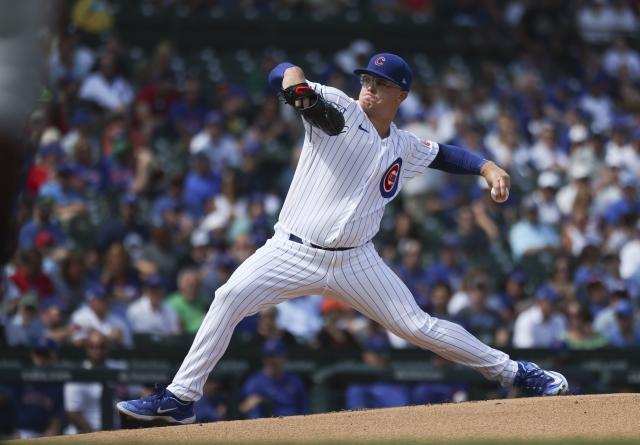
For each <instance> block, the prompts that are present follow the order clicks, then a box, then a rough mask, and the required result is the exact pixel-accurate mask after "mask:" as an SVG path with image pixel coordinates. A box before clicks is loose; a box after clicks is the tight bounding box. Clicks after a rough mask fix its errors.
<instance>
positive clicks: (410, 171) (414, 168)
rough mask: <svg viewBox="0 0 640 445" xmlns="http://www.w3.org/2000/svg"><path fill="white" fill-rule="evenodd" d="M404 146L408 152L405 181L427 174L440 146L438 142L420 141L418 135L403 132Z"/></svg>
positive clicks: (404, 166)
mask: <svg viewBox="0 0 640 445" xmlns="http://www.w3.org/2000/svg"><path fill="white" fill-rule="evenodd" d="M402 133H403V136H404V137H403V141H402V143H403V145H405V149H406V150H407V151H406V155H405V158H406V164H405V165H403V169H402V171H403V173H402V176H403V179H404V180H409V179H411V178H413V177H415V176H418V175H421V174H422V173H424V172H425V170H426V169H427V167H429V164H431V163H432V162H433V160H434V159H435V157H436V155H437V154H438V150H439V149H440V146H439V145H438V143H437V142H433V141H430V140H428V139H420V138H418V137H417V136H416V135H414V134H412V133H409V132H406V131H403V132H402Z"/></svg>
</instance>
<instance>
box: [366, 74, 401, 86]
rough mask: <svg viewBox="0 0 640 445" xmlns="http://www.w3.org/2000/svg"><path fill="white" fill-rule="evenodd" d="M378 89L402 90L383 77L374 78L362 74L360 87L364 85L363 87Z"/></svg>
mask: <svg viewBox="0 0 640 445" xmlns="http://www.w3.org/2000/svg"><path fill="white" fill-rule="evenodd" d="M372 84H373V86H374V87H376V88H397V89H400V87H399V86H398V85H396V84H395V83H393V82H391V81H389V80H386V79H383V78H381V77H374V76H369V75H368V74H362V75H361V76H360V85H362V86H363V87H368V86H370V85H372Z"/></svg>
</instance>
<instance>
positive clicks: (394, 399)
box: [345, 332, 411, 409]
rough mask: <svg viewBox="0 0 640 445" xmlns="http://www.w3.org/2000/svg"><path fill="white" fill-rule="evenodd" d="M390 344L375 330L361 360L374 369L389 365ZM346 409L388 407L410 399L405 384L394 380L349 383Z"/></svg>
mask: <svg viewBox="0 0 640 445" xmlns="http://www.w3.org/2000/svg"><path fill="white" fill-rule="evenodd" d="M390 350H391V345H390V344H389V340H388V339H387V337H386V335H385V333H384V332H376V333H374V334H373V335H372V336H371V337H369V338H368V339H367V340H366V342H365V345H364V352H363V353H362V360H363V361H364V363H365V364H367V365H369V366H370V367H372V368H375V369H384V368H385V367H387V366H388V365H389V361H390V357H389V353H390ZM345 399H346V400H345V402H346V408H347V409H363V408H389V407H393V406H405V405H408V404H409V402H410V401H411V394H410V389H409V387H408V386H407V385H404V384H401V383H396V382H385V381H380V382H375V383H366V384H359V383H356V384H351V385H349V386H348V387H347V390H346V394H345Z"/></svg>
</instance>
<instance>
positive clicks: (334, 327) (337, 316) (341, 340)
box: [313, 298, 358, 351]
mask: <svg viewBox="0 0 640 445" xmlns="http://www.w3.org/2000/svg"><path fill="white" fill-rule="evenodd" d="M320 312H321V314H322V317H323V326H322V328H321V329H320V331H319V332H318V335H317V336H316V339H315V341H314V342H313V346H315V347H317V348H319V349H321V350H324V351H341V350H342V351H349V350H353V349H355V348H357V346H358V343H357V341H356V339H355V338H354V336H353V335H352V334H351V332H350V331H349V318H350V317H351V313H352V309H351V307H350V306H349V305H347V304H345V303H342V302H341V301H339V300H335V299H332V298H324V299H323V300H322V303H321V304H320Z"/></svg>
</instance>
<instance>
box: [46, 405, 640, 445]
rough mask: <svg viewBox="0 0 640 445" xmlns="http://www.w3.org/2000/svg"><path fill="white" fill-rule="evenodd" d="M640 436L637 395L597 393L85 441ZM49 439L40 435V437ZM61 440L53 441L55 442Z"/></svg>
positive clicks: (116, 434) (107, 435)
mask: <svg viewBox="0 0 640 445" xmlns="http://www.w3.org/2000/svg"><path fill="white" fill-rule="evenodd" d="M568 437H580V438H588V439H621V438H640V394H604V395H586V396H565V397H545V398H522V399H506V400H504V399H503V400H488V401H482V402H465V403H459V404H443V405H427V406H424V405H421V406H411V407H403V408H389V409H378V410H367V411H345V412H337V413H328V414H316V415H311V416H297V417H285V418H272V419H259V420H244V421H233V422H219V423H209V424H195V425H187V426H172V427H160V428H146V429H138V430H121V431H106V432H100V433H93V434H82V435H78V436H74V437H65V438H64V441H65V443H67V442H70V441H73V440H80V441H82V442H84V443H87V442H95V443H99V442H110V443H124V444H126V443H130V442H149V443H157V442H172V443H191V442H207V443H229V442H244V443H248V442H255V441H269V442H285V441H289V442H306V441H313V442H318V441H340V442H347V441H351V440H357V441H359V442H365V441H381V440H462V439H477V440H487V439H504V440H508V439H541V438H545V439H561V438H568ZM52 440H56V438H50V439H42V440H38V442H47V441H52ZM58 440H60V439H58Z"/></svg>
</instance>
